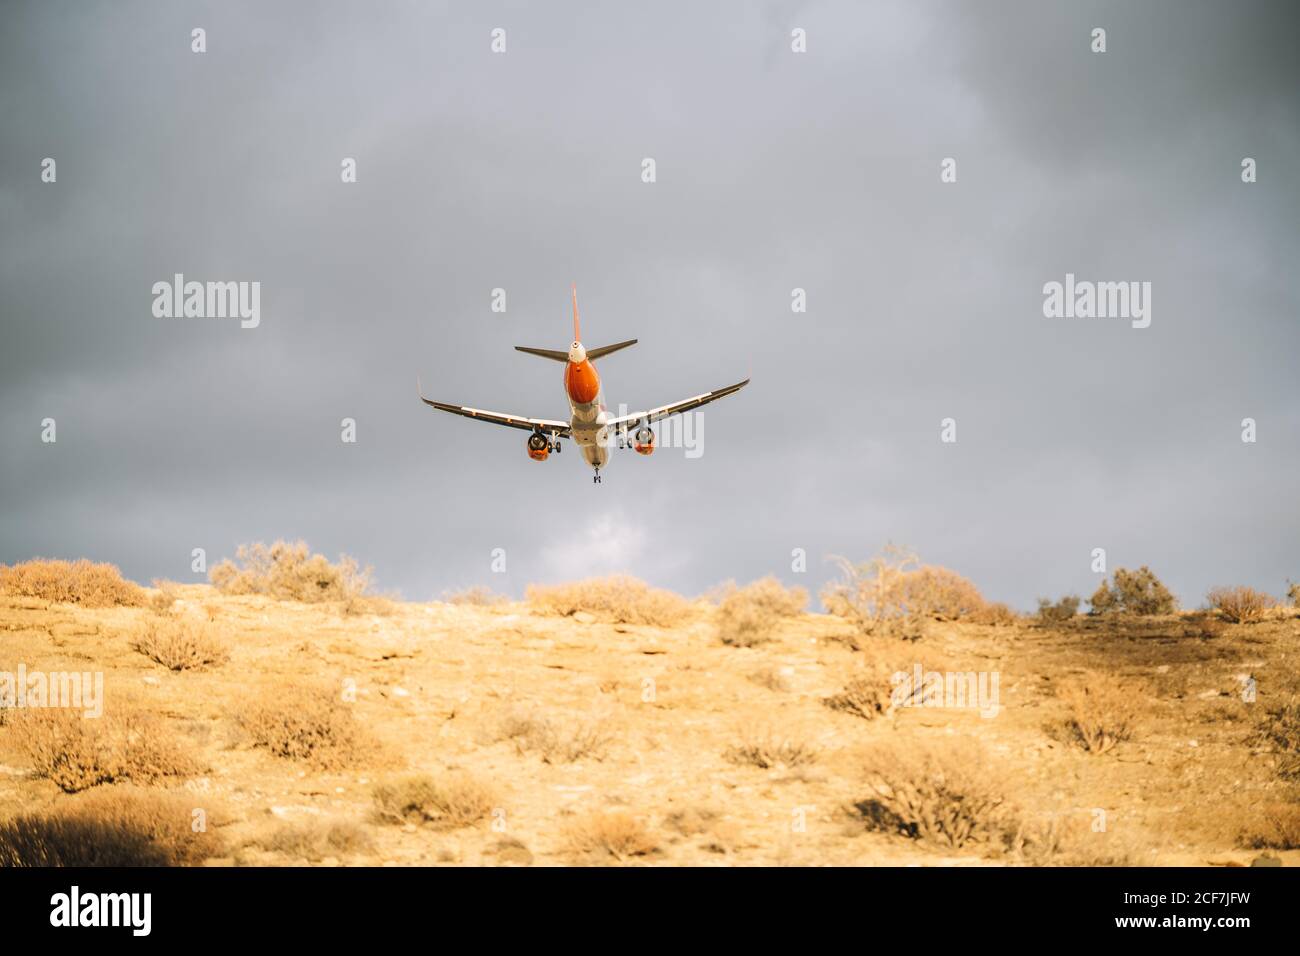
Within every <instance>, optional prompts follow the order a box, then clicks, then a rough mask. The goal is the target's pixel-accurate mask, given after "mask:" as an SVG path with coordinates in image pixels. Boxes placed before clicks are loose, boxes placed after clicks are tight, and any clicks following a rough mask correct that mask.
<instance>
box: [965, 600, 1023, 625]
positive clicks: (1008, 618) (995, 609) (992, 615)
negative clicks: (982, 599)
mask: <svg viewBox="0 0 1300 956" xmlns="http://www.w3.org/2000/svg"><path fill="white" fill-rule="evenodd" d="M966 619H967V620H968V621H970V622H971V623H972V624H988V625H991V626H993V627H1011V626H1012V625H1015V624H1019V623H1020V615H1019V614H1017V613H1016V612H1015V611H1013V610H1012V609H1011V607H1010V606H1009V605H1006V604H1003V603H1002V602H1001V601H990V602H988V603H986V604H985V605H984V606H983V607H982V608H979V609H977V610H974V611H972V612H971V613H970V614H969V615H968V616H967V618H966Z"/></svg>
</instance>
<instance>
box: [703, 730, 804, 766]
mask: <svg viewBox="0 0 1300 956" xmlns="http://www.w3.org/2000/svg"><path fill="white" fill-rule="evenodd" d="M723 756H724V757H726V758H727V759H728V760H730V761H731V762H732V763H736V764H745V765H749V766H752V767H758V768H760V769H762V770H771V769H773V768H776V767H787V768H793V767H801V766H804V765H806V764H810V763H815V762H816V760H817V756H818V755H817V751H816V750H815V749H814V748H813V747H812V746H811V745H809V744H808V743H807V742H805V741H802V740H795V739H792V738H790V737H787V736H783V735H781V734H777V733H774V732H773V731H770V730H767V731H756V732H753V733H750V734H747V735H746V736H745V737H744V739H742V740H741V741H740V742H739V743H736V744H734V745H733V746H731V747H728V748H727V750H726V752H725V753H724V754H723Z"/></svg>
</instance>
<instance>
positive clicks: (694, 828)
mask: <svg viewBox="0 0 1300 956" xmlns="http://www.w3.org/2000/svg"><path fill="white" fill-rule="evenodd" d="M721 819H722V814H721V813H719V812H718V811H717V810H714V809H713V808H712V807H704V806H690V807H687V808H686V809H684V810H674V811H673V812H672V813H670V814H668V815H667V816H666V817H664V820H663V823H664V826H666V827H668V828H669V829H670V830H672V831H673V832H675V833H679V834H681V835H682V836H684V837H695V836H700V835H702V834H705V833H709V832H711V831H712V830H713V828H714V827H715V826H717V824H718V822H719V821H720V820H721Z"/></svg>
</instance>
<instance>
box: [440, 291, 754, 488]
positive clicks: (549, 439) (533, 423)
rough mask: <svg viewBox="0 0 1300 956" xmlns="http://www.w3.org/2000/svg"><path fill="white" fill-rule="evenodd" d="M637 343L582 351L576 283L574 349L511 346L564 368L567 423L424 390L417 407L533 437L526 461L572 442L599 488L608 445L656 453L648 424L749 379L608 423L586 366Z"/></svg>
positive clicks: (599, 392) (713, 398)
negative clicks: (441, 398)
mask: <svg viewBox="0 0 1300 956" xmlns="http://www.w3.org/2000/svg"><path fill="white" fill-rule="evenodd" d="M636 343H637V340H636V339H628V340H627V341H626V342H619V343H618V344H616V345H603V346H601V347H600V348H598V349H591V350H590V351H588V350H587V349H586V348H584V347H583V345H582V334H581V331H580V329H579V327H578V287H577V284H576V283H575V284H574V286H573V344H572V345H570V346H569V350H568V351H567V352H562V351H560V350H558V349H534V348H528V347H526V346H523V345H516V346H515V348H516V349H517V350H518V351H520V352H527V353H528V354H529V355H540V356H541V357H542V358H548V359H551V360H552V361H555V362H563V363H564V392H565V394H566V395H568V397H569V409H570V419H569V421H567V422H561V421H554V420H551V419H548V418H525V417H523V416H521V415H505V414H502V413H501V412H488V411H484V410H483V409H481V408H469V407H468V406H466V405H451V404H448V403H447V402H435V401H433V400H432V399H428V398H425V397H424V390H423V389H420V390H419V391H420V401H422V402H424V404H426V405H431V406H432V407H434V408H437V409H441V410H442V411H444V412H451V413H453V414H455V415H464V416H465V417H466V418H477V419H479V420H480V421H485V422H493V423H495V424H497V425H508V426H509V427H511V428H520V429H523V430H525V431H529V432H532V434H531V435H529V436H528V457H529V458H532V459H533V460H534V461H546V458H547V456H548V455H550V453H551V452H552V451H554V452H559V451H560V440H561V439H564V438H572V439H573V441H574V443H575V444H577V446H578V447H579V448H580V449H582V457H583V458H584V459H585V460H586V462H587V464H589V465H591V467H592V468H594V469H595V470H596V474H595V476H594V477H593V478H592V481H597V482H598V481H600V469H602V468H604V467H605V464H606V462H608V461H609V448H610V444H611V441H613V443H615V444H616V445H617V446H618V447H619V448H635V449H636V450H637V452H638V453H640V454H642V455H649V454H651V453H653V452H654V450H655V444H654V442H655V436H654V432H653V431H651V429H650V426H651V425H652V424H654V423H655V422H657V421H660V420H661V419H664V418H667V417H668V416H670V415H676V414H678V413H680V412H689V411H691V410H692V409H695V408H699V407H700V406H701V405H707V404H709V402H712V401H716V400H717V399H719V398H722V397H723V396H726V395H730V394H731V393H732V392H738V391H740V390H741V389H742V388H744V387H745V386H746V385H748V384H749V379H745V380H744V381H743V382H737V383H736V384H735V385H728V386H727V387H726V388H719V389H717V390H716V391H712V392H705V393H704V394H703V395H696V396H694V397H693V398H687V399H684V400H683V401H680V402H674V403H673V404H671V405H660V406H659V407H658V408H651V409H649V410H647V411H644V412H635V413H633V414H631V415H619V416H616V417H611V416H610V415H609V412H608V410H607V409H606V408H605V395H604V393H603V391H602V390H601V387H600V376H599V375H597V374H596V366H594V365H592V364H591V363H592V360H593V359H598V358H602V357H604V356H606V355H609V354H610V353H611V352H617V351H618V350H619V349H625V348H627V347H628V346H629V345H636ZM416 384H417V385H418V384H419V383H418V382H417V383H416ZM633 425H635V426H636V432H635V434H634V435H633V436H632V438H633V440H632V441H629V440H628V435H627V433H628V429H629V428H631V427H632V426H633Z"/></svg>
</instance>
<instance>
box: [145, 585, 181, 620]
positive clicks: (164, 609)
mask: <svg viewBox="0 0 1300 956" xmlns="http://www.w3.org/2000/svg"><path fill="white" fill-rule="evenodd" d="M153 587H154V593H153V594H151V595H149V610H151V611H153V612H154V613H155V614H170V613H171V610H172V607H173V606H174V605H175V604H176V602H177V601H179V600H180V599H181V591H180V587H181V586H180V585H179V584H177V583H176V582H175V581H167V580H164V579H162V578H154V579H153Z"/></svg>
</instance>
